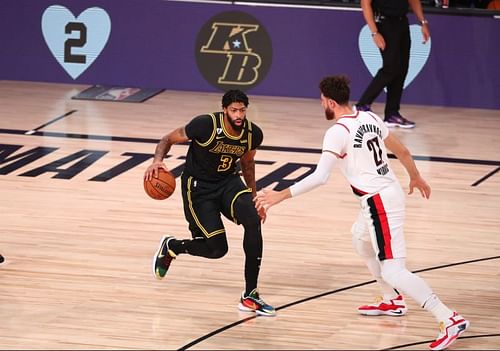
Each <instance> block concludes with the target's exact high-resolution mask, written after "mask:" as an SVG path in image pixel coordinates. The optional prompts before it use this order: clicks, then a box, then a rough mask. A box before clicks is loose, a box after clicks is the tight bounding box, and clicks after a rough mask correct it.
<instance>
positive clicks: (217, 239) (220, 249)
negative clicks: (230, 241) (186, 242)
mask: <svg viewBox="0 0 500 351" xmlns="http://www.w3.org/2000/svg"><path fill="white" fill-rule="evenodd" d="M206 243H207V246H208V249H209V256H208V258H222V257H224V256H225V255H226V254H227V252H228V249H229V248H228V245H227V240H226V238H225V236H224V235H220V234H219V235H216V236H214V237H212V238H210V239H207V240H206Z"/></svg>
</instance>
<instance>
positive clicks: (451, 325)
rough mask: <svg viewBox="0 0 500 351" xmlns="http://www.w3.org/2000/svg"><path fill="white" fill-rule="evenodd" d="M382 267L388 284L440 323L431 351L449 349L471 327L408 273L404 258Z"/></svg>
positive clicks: (427, 287) (425, 284) (386, 261)
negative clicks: (412, 300)
mask: <svg viewBox="0 0 500 351" xmlns="http://www.w3.org/2000/svg"><path fill="white" fill-rule="evenodd" d="M381 265H382V276H383V277H384V279H385V280H386V281H387V282H389V283H390V284H391V285H392V286H394V287H395V288H396V289H398V290H401V291H402V292H403V293H404V294H406V295H407V296H410V297H411V298H413V299H414V300H415V301H416V302H417V303H418V304H419V305H420V306H422V307H423V308H424V309H425V310H427V311H429V312H430V313H432V315H433V316H434V318H436V320H437V321H438V323H439V334H438V337H437V339H436V341H434V342H433V343H431V344H430V345H429V346H430V348H431V350H442V349H444V348H446V347H448V346H449V345H451V344H452V343H453V342H454V341H455V340H456V339H457V338H458V337H459V336H460V335H461V334H462V333H463V332H464V331H465V330H466V329H467V328H468V327H469V321H467V320H465V319H464V318H463V317H462V316H460V315H459V314H458V313H457V312H455V311H452V310H451V309H450V308H448V307H447V306H446V305H445V304H444V303H443V302H441V300H440V299H439V298H438V297H437V296H436V294H434V293H433V292H432V290H431V288H430V287H429V285H427V283H426V282H425V281H424V280H423V279H422V278H420V277H419V276H418V275H416V274H414V273H412V272H410V271H408V269H407V268H406V265H405V259H404V258H396V259H389V260H385V261H383V262H382V263H381Z"/></svg>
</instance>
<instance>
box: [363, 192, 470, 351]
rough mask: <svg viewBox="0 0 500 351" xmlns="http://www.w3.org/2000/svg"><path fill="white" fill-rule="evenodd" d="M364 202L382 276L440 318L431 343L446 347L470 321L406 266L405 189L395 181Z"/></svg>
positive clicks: (365, 213) (434, 345)
mask: <svg viewBox="0 0 500 351" xmlns="http://www.w3.org/2000/svg"><path fill="white" fill-rule="evenodd" d="M364 204H365V205H366V207H365V208H364V212H363V214H364V215H365V216H369V218H370V219H371V222H370V223H371V225H370V226H369V230H370V235H371V238H372V243H373V244H374V248H375V251H376V252H377V257H378V259H379V260H380V262H381V263H380V265H381V274H382V278H383V279H384V281H385V282H387V283H388V284H389V285H391V286H392V287H393V288H394V289H397V290H399V291H401V292H403V293H404V294H405V295H407V296H410V297H411V298H413V299H414V300H415V301H416V302H417V303H418V304H420V305H421V306H422V307H423V308H424V309H426V310H427V311H429V312H431V313H432V314H433V315H434V317H435V318H436V320H437V321H438V322H439V324H440V333H439V336H438V338H437V340H436V341H435V342H434V343H432V344H431V345H430V347H431V349H433V350H441V349H443V348H445V347H447V346H448V345H450V344H451V343H452V342H453V341H454V340H455V339H456V338H457V337H458V336H459V335H460V334H461V333H463V332H464V331H465V329H466V328H467V327H468V325H469V322H468V321H466V320H465V319H464V318H462V317H461V316H460V315H458V314H457V313H456V312H454V311H452V310H450V309H449V308H448V307H447V306H446V305H445V304H443V303H442V302H441V301H440V300H439V298H438V297H437V296H436V295H435V294H434V293H433V292H432V289H431V288H430V287H429V285H428V284H427V283H426V282H425V281H424V280H423V279H422V278H420V277H419V276H418V275H416V274H414V273H412V272H410V271H409V270H408V269H407V268H406V262H405V256H406V247H405V246H406V244H405V241H404V231H403V226H404V218H405V194H404V192H403V191H402V189H401V187H400V186H399V184H395V185H394V186H392V187H389V188H386V189H384V190H383V191H381V192H380V193H379V194H376V195H374V196H372V197H370V198H368V199H366V202H365V203H364Z"/></svg>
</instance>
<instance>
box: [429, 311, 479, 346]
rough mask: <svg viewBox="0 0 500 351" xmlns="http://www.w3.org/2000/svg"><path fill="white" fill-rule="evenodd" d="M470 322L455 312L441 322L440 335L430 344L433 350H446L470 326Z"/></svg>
mask: <svg viewBox="0 0 500 351" xmlns="http://www.w3.org/2000/svg"><path fill="white" fill-rule="evenodd" d="M469 325H470V323H469V321H468V320H465V319H464V317H462V316H461V315H459V314H457V312H453V316H451V317H450V318H448V320H446V321H442V322H440V323H439V335H438V337H437V339H436V341H434V342H433V343H431V344H430V345H429V347H430V349H431V350H444V349H445V348H447V347H448V346H450V345H451V344H452V343H453V342H454V341H455V340H457V339H458V337H459V336H460V335H461V334H462V333H463V332H464V331H465V330H466V329H467V328H468V327H469Z"/></svg>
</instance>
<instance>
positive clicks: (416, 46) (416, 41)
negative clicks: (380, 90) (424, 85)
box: [358, 24, 432, 88]
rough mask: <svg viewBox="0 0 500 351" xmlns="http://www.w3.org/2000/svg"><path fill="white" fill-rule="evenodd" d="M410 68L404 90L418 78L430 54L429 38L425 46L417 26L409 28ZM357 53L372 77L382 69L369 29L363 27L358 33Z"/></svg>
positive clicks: (413, 25) (366, 26)
mask: <svg viewBox="0 0 500 351" xmlns="http://www.w3.org/2000/svg"><path fill="white" fill-rule="evenodd" d="M410 38H411V48H410V66H409V67H408V74H407V75H406V79H405V82H404V88H406V87H407V86H408V85H410V83H411V82H412V81H413V80H414V79H415V78H416V77H417V76H418V74H419V73H420V71H422V68H424V66H425V64H426V62H427V59H428V58H429V55H430V53H431V43H432V42H431V38H429V40H428V41H427V43H426V44H424V43H422V32H421V29H420V26H419V25H416V24H412V25H411V26H410ZM358 45H359V53H360V54H361V58H362V59H363V62H364V63H365V65H366V67H367V68H368V71H370V73H371V75H372V76H375V75H376V74H377V72H378V70H379V69H380V68H381V67H382V56H381V55H380V51H379V49H378V48H377V46H376V45H375V43H374V42H373V39H372V36H371V31H370V28H368V25H365V26H364V27H363V28H362V29H361V32H360V33H359V39H358Z"/></svg>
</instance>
